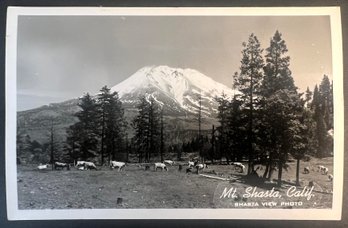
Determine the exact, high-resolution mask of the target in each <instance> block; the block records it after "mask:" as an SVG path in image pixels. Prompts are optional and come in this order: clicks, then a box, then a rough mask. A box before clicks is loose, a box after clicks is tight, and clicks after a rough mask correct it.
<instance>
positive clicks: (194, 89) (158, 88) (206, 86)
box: [111, 65, 234, 114]
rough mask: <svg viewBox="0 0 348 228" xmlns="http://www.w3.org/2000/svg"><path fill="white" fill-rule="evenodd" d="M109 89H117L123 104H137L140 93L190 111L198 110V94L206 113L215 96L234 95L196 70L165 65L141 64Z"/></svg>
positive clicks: (228, 89) (162, 102) (212, 104)
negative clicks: (141, 66) (136, 69)
mask: <svg viewBox="0 0 348 228" xmlns="http://www.w3.org/2000/svg"><path fill="white" fill-rule="evenodd" d="M111 90H112V91H117V92H118V94H119V96H120V98H121V100H122V101H123V102H126V103H127V102H128V103H136V102H137V101H138V100H139V97H140V96H144V95H146V97H150V96H151V97H153V98H154V99H155V100H156V101H158V102H159V103H161V104H168V103H170V104H171V105H174V106H175V104H176V106H178V107H177V109H183V110H185V111H189V112H193V113H195V112H197V110H198V107H199V102H198V97H199V96H201V97H202V104H203V103H204V104H205V107H203V111H205V112H206V113H207V114H209V112H211V111H212V110H211V106H216V104H214V102H215V97H216V96H221V94H222V93H224V94H226V95H227V96H228V97H232V96H233V95H234V91H233V90H232V89H230V88H228V87H227V86H225V85H223V84H221V83H219V82H216V81H214V80H213V79H211V78H210V77H208V76H206V75H204V74H202V73H200V72H199V71H197V70H194V69H189V68H188V69H182V68H172V67H169V66H165V65H160V66H146V67H143V68H141V69H140V70H138V71H137V72H135V73H134V74H133V75H131V76H130V77H129V78H127V79H126V80H124V81H122V82H121V83H119V84H117V85H116V86H114V87H112V88H111ZM215 103H216V102H215ZM208 106H209V107H208Z"/></svg>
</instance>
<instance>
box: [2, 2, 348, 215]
mask: <svg viewBox="0 0 348 228" xmlns="http://www.w3.org/2000/svg"><path fill="white" fill-rule="evenodd" d="M20 15H62V16H64V15H89V16H98V15H103V16H107V15H138V16H141V15H146V16H160V15H163V16H167V15H180V16H185V15H191V16H199V15H205V16H214V15H215V16H217V15H219V16H310V15H313V16H315V15H327V16H330V23H331V34H332V35H331V36H332V37H331V38H332V39H331V40H332V61H333V64H332V66H333V81H334V126H335V136H334V175H335V179H334V182H333V186H334V190H333V205H332V209H68V210H57V209H56V210H51V209H48V210H19V209H18V196H17V168H16V129H17V127H16V116H17V114H16V112H17V111H16V107H17V105H16V74H17V72H16V62H17V45H16V44H17V23H18V21H17V19H18V16H20ZM342 61H343V53H342V33H341V14H340V8H339V7H288V8H285V7H277V8H270V7H267V8H266V7H265V8H254V7H252V8H100V7H9V8H8V11H7V28H6V70H5V73H6V76H5V77H6V82H5V84H6V88H5V91H6V98H5V99H6V116H5V118H6V123H5V126H6V129H5V132H6V142H5V148H6V151H5V157H6V201H7V217H8V219H9V220H51V219H275V220H285V219H287V220H340V219H341V213H342V195H343V165H344V148H343V144H344V126H343V123H344V116H343V115H344V104H343V62H342Z"/></svg>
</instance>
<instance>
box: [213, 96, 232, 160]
mask: <svg viewBox="0 0 348 228" xmlns="http://www.w3.org/2000/svg"><path fill="white" fill-rule="evenodd" d="M216 101H217V102H218V116H217V117H218V120H219V123H220V126H219V127H217V130H218V132H219V135H218V139H219V156H220V157H222V156H224V157H225V158H226V160H227V163H228V162H229V157H230V155H229V153H228V150H229V149H228V141H229V139H228V115H229V108H230V104H229V101H228V99H227V97H226V94H222V95H221V97H218V98H216ZM213 132H215V131H214V130H213ZM212 139H214V143H215V136H214V137H213V136H212ZM213 150H214V153H213V154H214V156H216V153H215V147H214V146H213Z"/></svg>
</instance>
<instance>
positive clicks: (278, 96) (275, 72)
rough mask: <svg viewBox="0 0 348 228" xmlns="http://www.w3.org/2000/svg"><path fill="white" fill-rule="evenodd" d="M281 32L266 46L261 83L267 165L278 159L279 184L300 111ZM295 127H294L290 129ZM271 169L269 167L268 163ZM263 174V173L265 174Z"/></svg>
mask: <svg viewBox="0 0 348 228" xmlns="http://www.w3.org/2000/svg"><path fill="white" fill-rule="evenodd" d="M287 52H288V49H287V47H286V44H285V40H283V39H282V35H281V33H279V32H278V31H276V33H275V34H274V36H273V37H272V39H271V41H270V46H269V47H268V48H267V49H266V65H265V67H264V80H263V83H262V95H263V101H262V103H263V107H264V111H263V114H264V118H263V120H264V121H265V122H266V124H267V125H268V126H269V127H270V128H269V131H268V133H269V134H270V135H268V136H267V135H266V136H265V137H267V138H268V140H270V141H271V145H272V149H271V150H270V151H269V155H268V158H269V161H268V164H269V166H270V165H271V164H273V161H272V160H273V159H276V160H277V162H278V185H281V179H282V172H283V167H285V166H286V160H287V155H288V153H289V152H290V149H291V148H292V147H293V146H294V145H295V141H294V140H291V139H292V130H293V129H294V128H295V126H296V124H297V123H298V118H299V115H298V113H299V112H301V111H302V109H303V106H301V104H302V103H301V100H300V96H299V94H298V93H297V88H296V86H295V84H294V80H293V78H292V74H291V71H290V69H289V65H290V57H289V56H287ZM293 131H294V130H293ZM267 168H268V169H266V170H268V172H272V171H271V170H272V167H267ZM264 176H266V173H265V174H264Z"/></svg>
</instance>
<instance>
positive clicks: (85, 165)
mask: <svg viewBox="0 0 348 228" xmlns="http://www.w3.org/2000/svg"><path fill="white" fill-rule="evenodd" d="M174 163H175V162H174V161H172V160H164V161H163V162H155V163H145V164H138V167H140V168H144V169H145V170H149V169H150V167H151V166H154V170H155V171H157V170H158V169H160V170H162V171H168V167H167V166H168V165H169V166H173V165H174ZM126 165H127V164H126V163H125V162H120V161H110V164H109V166H110V168H111V169H117V170H118V171H122V170H124V169H125V167H126ZM185 165H187V167H186V173H190V172H193V171H194V170H196V171H197V173H198V172H199V171H200V170H203V169H206V168H208V165H207V164H205V163H199V162H198V161H197V160H196V161H188V162H187V163H178V167H179V171H181V170H182V169H183V168H184V166H185ZM232 165H234V167H235V170H239V172H240V173H244V171H245V166H244V165H243V164H242V163H240V162H234V163H232ZM49 166H50V165H49V164H45V165H41V164H40V165H39V166H38V167H37V169H38V170H45V169H48V167H49ZM71 166H74V167H75V168H77V169H79V170H93V169H94V170H98V168H97V166H96V165H95V164H94V163H93V162H88V161H77V162H76V163H74V164H69V163H63V162H54V164H53V168H54V169H55V170H59V169H64V168H66V169H67V170H70V167H71Z"/></svg>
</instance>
